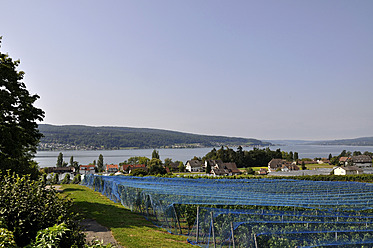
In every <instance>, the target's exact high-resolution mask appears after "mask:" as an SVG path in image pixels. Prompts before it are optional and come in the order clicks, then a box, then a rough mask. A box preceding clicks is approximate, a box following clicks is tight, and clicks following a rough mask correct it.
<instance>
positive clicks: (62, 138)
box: [39, 124, 269, 150]
mask: <svg viewBox="0 0 373 248" xmlns="http://www.w3.org/2000/svg"><path fill="white" fill-rule="evenodd" d="M39 130H40V132H41V133H43V134H44V137H43V138H42V139H41V142H40V147H39V149H40V150H45V149H53V148H63V147H65V148H67V149H74V146H75V147H77V148H78V149H79V148H80V149H122V148H161V147H165V148H168V147H169V148H177V147H212V146H222V145H223V146H226V145H228V146H235V145H241V146H249V145H250V146H252V145H255V146H260V145H268V144H269V143H268V142H262V141H260V140H257V139H246V138H235V137H224V136H208V135H197V134H190V133H182V132H175V131H167V130H160V129H148V128H129V127H92V126H78V125H66V126H55V125H47V124H40V125H39ZM57 146H59V147H57ZM61 146H63V147H61Z"/></svg>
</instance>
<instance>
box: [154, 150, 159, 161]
mask: <svg viewBox="0 0 373 248" xmlns="http://www.w3.org/2000/svg"><path fill="white" fill-rule="evenodd" d="M153 158H156V159H159V152H158V151H157V150H155V149H154V150H153V152H152V159H153Z"/></svg>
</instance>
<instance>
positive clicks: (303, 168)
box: [302, 161, 307, 170]
mask: <svg viewBox="0 0 373 248" xmlns="http://www.w3.org/2000/svg"><path fill="white" fill-rule="evenodd" d="M302 170H307V167H306V164H305V163H304V161H302Z"/></svg>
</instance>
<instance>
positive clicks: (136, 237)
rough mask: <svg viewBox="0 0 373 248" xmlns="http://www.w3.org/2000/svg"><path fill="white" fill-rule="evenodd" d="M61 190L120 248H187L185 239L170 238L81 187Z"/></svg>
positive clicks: (116, 204) (145, 221) (78, 210)
mask: <svg viewBox="0 0 373 248" xmlns="http://www.w3.org/2000/svg"><path fill="white" fill-rule="evenodd" d="M63 189H64V192H63V193H62V194H64V195H68V196H69V198H71V199H72V200H73V202H74V210H75V211H76V212H79V213H81V214H82V215H83V216H84V217H85V218H88V219H95V220H96V221H97V222H98V223H100V224H101V225H103V226H106V227H107V228H109V229H110V230H111V231H112V233H113V236H114V238H115V239H116V240H117V241H118V243H120V244H121V245H122V246H124V247H127V248H131V247H134V248H138V247H171V248H172V247H175V248H176V247H191V245H190V244H188V243H187V240H186V239H187V237H185V236H179V235H172V234H170V233H168V232H167V231H165V230H164V229H161V228H158V227H156V226H154V225H153V224H152V223H151V222H150V221H148V220H146V219H145V218H144V217H143V216H142V215H139V214H136V213H133V212H131V211H130V210H128V209H126V208H125V207H123V206H122V205H121V204H120V203H114V202H112V201H111V200H109V199H108V198H107V197H105V196H103V195H101V194H100V193H98V192H95V191H93V190H91V189H89V188H87V187H85V186H81V185H73V184H66V185H63Z"/></svg>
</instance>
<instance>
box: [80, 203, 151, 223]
mask: <svg viewBox="0 0 373 248" xmlns="http://www.w3.org/2000/svg"><path fill="white" fill-rule="evenodd" d="M74 211H75V212H78V213H81V214H82V215H83V217H85V218H87V219H95V220H96V221H97V222H98V223H100V224H101V225H104V226H106V227H108V228H109V229H111V228H132V227H144V226H147V227H149V228H157V227H156V226H155V225H153V223H151V222H150V221H148V220H147V219H145V217H144V216H142V215H141V214H139V213H134V212H131V210H128V209H125V208H124V207H122V206H121V205H120V204H119V203H115V205H113V203H111V204H110V203H108V204H105V203H97V202H86V201H75V202H74Z"/></svg>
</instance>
